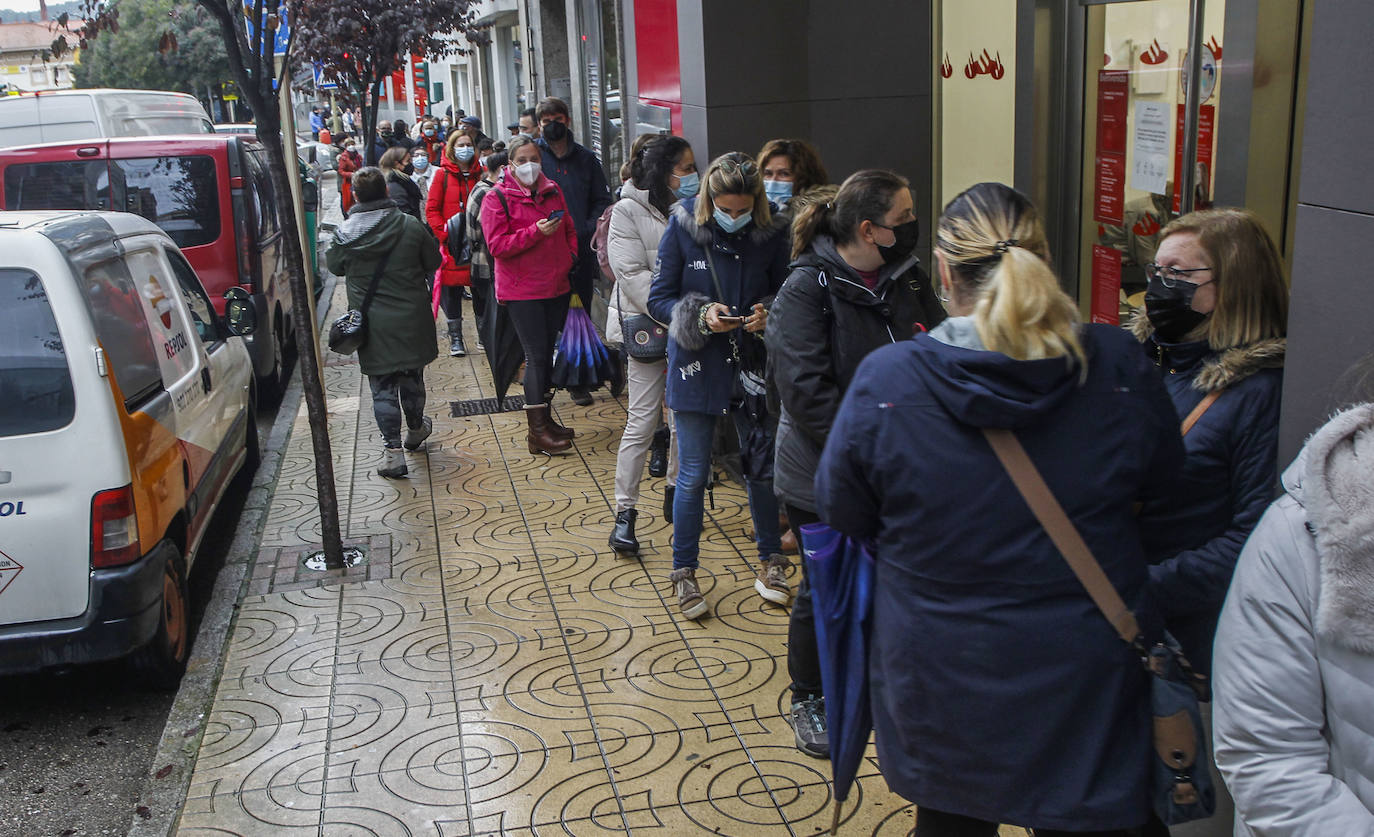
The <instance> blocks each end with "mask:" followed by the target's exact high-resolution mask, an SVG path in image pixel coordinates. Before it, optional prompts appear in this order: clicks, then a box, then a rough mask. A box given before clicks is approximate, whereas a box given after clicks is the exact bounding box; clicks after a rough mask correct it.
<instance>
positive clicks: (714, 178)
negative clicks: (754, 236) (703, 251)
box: [694, 151, 773, 229]
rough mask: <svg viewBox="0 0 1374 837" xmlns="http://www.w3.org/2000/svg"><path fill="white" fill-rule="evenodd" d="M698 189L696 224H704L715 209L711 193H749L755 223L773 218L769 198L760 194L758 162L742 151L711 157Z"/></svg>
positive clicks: (763, 222)
mask: <svg viewBox="0 0 1374 837" xmlns="http://www.w3.org/2000/svg"><path fill="white" fill-rule="evenodd" d="M701 187H702V188H701V193H700V194H698V195H697V203H696V212H695V213H694V214H695V216H696V221H697V226H699V227H704V226H706V222H707V221H710V220H711V216H712V215H713V214H714V213H715V211H716V204H715V202H714V201H713V200H712V196H714V195H752V196H753V198H754V210H753V211H754V216H753V219H754V224H755V226H757V227H759V229H763V228H764V227H767V226H768V225H769V224H771V223H772V222H773V213H772V210H770V209H769V208H768V198H767V197H766V196H765V195H764V194H763V175H762V174H760V173H759V166H758V163H755V162H754V160H753V159H752V158H751V157H750V156H749V155H748V154H745V153H744V152H743V151H727V152H726V153H724V154H722V155H720V156H719V157H717V158H716V159H714V160H712V161H711V166H710V168H708V169H706V176H705V177H703V178H701Z"/></svg>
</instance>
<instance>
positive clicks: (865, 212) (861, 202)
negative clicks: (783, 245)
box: [792, 169, 910, 259]
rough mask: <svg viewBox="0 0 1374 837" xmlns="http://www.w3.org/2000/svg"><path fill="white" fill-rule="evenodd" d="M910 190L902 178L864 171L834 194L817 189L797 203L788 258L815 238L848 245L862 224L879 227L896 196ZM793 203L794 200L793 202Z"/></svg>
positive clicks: (827, 188) (828, 188)
mask: <svg viewBox="0 0 1374 837" xmlns="http://www.w3.org/2000/svg"><path fill="white" fill-rule="evenodd" d="M907 188H910V184H909V183H908V182H907V179H906V178H905V177H902V176H901V175H900V174H897V173H896V172H895V171H888V170H887V169H864V170H863V171H856V172H854V173H853V174H851V175H850V176H849V177H846V178H845V180H844V183H842V184H840V188H839V189H838V190H836V189H835V187H833V186H820V187H818V188H816V189H813V190H811V191H810V192H808V193H807V194H806V196H805V197H803V198H801V199H800V202H799V204H798V208H797V209H796V213H797V214H796V217H795V218H793V219H792V258H794V259H795V258H796V257H798V256H800V255H801V254H802V252H803V251H805V250H806V248H807V247H810V246H811V242H812V241H814V240H815V239H816V236H817V235H822V234H824V235H828V236H830V237H831V238H833V239H835V243H836V244H848V243H849V242H851V241H853V240H854V238H855V236H857V235H858V230H859V225H860V224H862V223H863V222H864V221H874V222H877V223H881V222H882V220H883V218H884V217H886V216H887V213H888V212H889V211H890V210H891V209H892V204H893V203H894V202H895V201H896V199H897V193H898V192H900V191H901V190H903V189H907ZM794 200H796V199H794Z"/></svg>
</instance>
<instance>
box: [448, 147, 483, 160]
mask: <svg viewBox="0 0 1374 837" xmlns="http://www.w3.org/2000/svg"><path fill="white" fill-rule="evenodd" d="M476 153H477V149H475V148H473V147H472V146H470V145H460V146H458V147H457V148H455V149H453V156H455V157H457V158H458V162H460V163H470V162H472V158H473V155H475V154H476Z"/></svg>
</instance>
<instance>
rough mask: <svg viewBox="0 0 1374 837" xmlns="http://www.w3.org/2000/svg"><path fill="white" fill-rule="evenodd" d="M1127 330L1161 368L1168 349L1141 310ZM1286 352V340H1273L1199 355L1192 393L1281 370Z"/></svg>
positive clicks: (1216, 388)
mask: <svg viewBox="0 0 1374 837" xmlns="http://www.w3.org/2000/svg"><path fill="white" fill-rule="evenodd" d="M1129 328H1130V330H1131V333H1132V334H1134V335H1135V337H1136V339H1137V340H1139V341H1140V342H1141V343H1145V344H1153V346H1154V349H1155V351H1153V352H1152V354H1153V355H1154V357H1155V362H1156V363H1160V364H1162V362H1163V358H1164V355H1165V354H1167V353H1170V345H1169V344H1163V343H1159V342H1158V341H1155V340H1154V333H1155V329H1154V326H1153V325H1151V324H1150V318H1149V317H1147V316H1145V311H1144V309H1141V311H1140V312H1139V313H1138V314H1136V316H1135V319H1133V320H1131V323H1130V326H1129ZM1179 345H1180V346H1189V345H1191V344H1179ZM1287 350H1288V340H1287V338H1284V337H1274V338H1270V339H1267V340H1257V341H1255V342H1254V343H1247V344H1246V345H1244V346H1236V347H1235V348H1232V349H1226V350H1225V351H1222V352H1213V351H1211V350H1204V351H1201V352H1200V353H1199V354H1200V355H1202V356H1203V360H1202V369H1201V370H1200V371H1199V372H1198V373H1197V377H1195V378H1194V379H1193V389H1196V390H1198V391H1199V392H1220V391H1221V390H1224V389H1227V388H1229V387H1232V386H1235V385H1236V384H1238V383H1240V382H1241V381H1243V380H1245V379H1246V378H1248V377H1250V376H1251V375H1253V374H1255V373H1256V372H1259V371H1261V370H1264V369H1282V368H1283V361H1284V356H1285V354H1286V353H1287ZM1184 351H1186V350H1184Z"/></svg>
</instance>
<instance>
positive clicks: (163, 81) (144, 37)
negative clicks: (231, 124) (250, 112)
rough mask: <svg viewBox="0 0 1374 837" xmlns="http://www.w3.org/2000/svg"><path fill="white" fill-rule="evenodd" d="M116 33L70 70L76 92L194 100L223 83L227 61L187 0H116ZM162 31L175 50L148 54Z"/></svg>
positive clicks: (91, 48) (214, 35)
mask: <svg viewBox="0 0 1374 837" xmlns="http://www.w3.org/2000/svg"><path fill="white" fill-rule="evenodd" d="M111 6H112V8H118V9H119V13H120V15H119V22H120V25H119V29H118V31H112V32H106V33H105V34H104V36H103V37H101V38H99V39H98V40H95V41H91V42H90V44H89V46H88V47H87V48H86V49H85V50H84V51H83V52H82V53H81V63H80V64H77V65H76V67H75V68H74V70H73V77H74V80H75V82H76V86H77V87H124V88H134V89H142V90H178V91H181V92H182V93H191V94H194V95H197V96H200V97H202V98H203V97H204V96H205V95H206V92H207V89H209V88H212V87H218V86H219V84H220V82H224V81H228V80H229V78H230V73H229V57H228V54H227V53H226V52H225V50H224V41H223V40H222V39H221V38H220V34H219V28H218V27H217V26H216V27H214V28H212V27H211V26H209V25H208V24H209V23H210V21H209V19H208V18H207V16H206V14H205V11H204V10H203V9H201V8H200V7H198V6H196V5H195V3H193V2H192V0H116V2H115V3H112V4H111ZM166 32H171V33H173V34H174V35H175V37H176V42H177V48H176V49H175V50H170V49H169V50H167V51H166V52H157V51H153V50H150V48H149V45H150V44H156V43H158V41H159V40H160V39H161V37H162V35H163V34H164V33H166Z"/></svg>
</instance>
